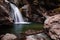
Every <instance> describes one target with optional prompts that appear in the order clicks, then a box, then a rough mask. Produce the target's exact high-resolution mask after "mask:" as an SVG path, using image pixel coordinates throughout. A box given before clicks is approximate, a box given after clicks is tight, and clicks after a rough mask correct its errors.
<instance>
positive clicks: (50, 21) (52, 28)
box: [44, 14, 60, 40]
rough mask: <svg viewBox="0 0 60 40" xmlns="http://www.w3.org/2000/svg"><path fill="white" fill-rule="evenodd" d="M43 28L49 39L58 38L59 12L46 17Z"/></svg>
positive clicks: (59, 30) (59, 32) (59, 28)
mask: <svg viewBox="0 0 60 40" xmlns="http://www.w3.org/2000/svg"><path fill="white" fill-rule="evenodd" d="M44 29H45V31H46V32H47V34H48V35H49V36H50V37H51V39H54V40H60V14H57V15H54V16H51V17H49V18H47V19H46V21H45V23H44Z"/></svg>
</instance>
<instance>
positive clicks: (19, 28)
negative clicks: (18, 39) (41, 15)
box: [0, 23, 46, 37]
mask: <svg viewBox="0 0 60 40" xmlns="http://www.w3.org/2000/svg"><path fill="white" fill-rule="evenodd" d="M29 29H33V30H41V29H43V25H42V24H35V23H34V24H28V25H27V24H25V25H23V24H18V25H15V24H14V25H9V26H7V25H2V26H0V35H1V34H6V33H13V34H16V35H18V36H20V35H19V34H20V33H21V32H25V31H27V30H29ZM36 35H38V36H39V35H40V36H42V37H46V35H45V34H43V33H42V34H36Z"/></svg>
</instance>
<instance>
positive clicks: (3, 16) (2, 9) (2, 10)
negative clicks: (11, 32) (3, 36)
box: [0, 0, 13, 24]
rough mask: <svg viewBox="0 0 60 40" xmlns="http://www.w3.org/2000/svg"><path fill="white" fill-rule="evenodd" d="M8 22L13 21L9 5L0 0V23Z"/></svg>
mask: <svg viewBox="0 0 60 40" xmlns="http://www.w3.org/2000/svg"><path fill="white" fill-rule="evenodd" d="M6 22H7V23H6ZM10 23H13V19H12V18H11V17H10V5H9V4H8V3H6V2H5V1H4V0H0V24H10Z"/></svg>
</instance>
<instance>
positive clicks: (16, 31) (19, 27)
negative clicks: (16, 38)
mask: <svg viewBox="0 0 60 40" xmlns="http://www.w3.org/2000/svg"><path fill="white" fill-rule="evenodd" d="M22 27H23V25H22V24H21V25H20V24H18V25H14V29H13V30H14V32H15V33H17V34H18V33H20V32H22Z"/></svg>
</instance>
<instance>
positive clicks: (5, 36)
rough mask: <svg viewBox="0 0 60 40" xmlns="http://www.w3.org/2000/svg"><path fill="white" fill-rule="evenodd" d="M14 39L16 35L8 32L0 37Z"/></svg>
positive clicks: (4, 39) (2, 39)
mask: <svg viewBox="0 0 60 40" xmlns="http://www.w3.org/2000/svg"><path fill="white" fill-rule="evenodd" d="M16 39H17V37H16V36H15V35H14V34H9V33H7V34H5V35H4V36H3V37H2V38H1V40H16Z"/></svg>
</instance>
